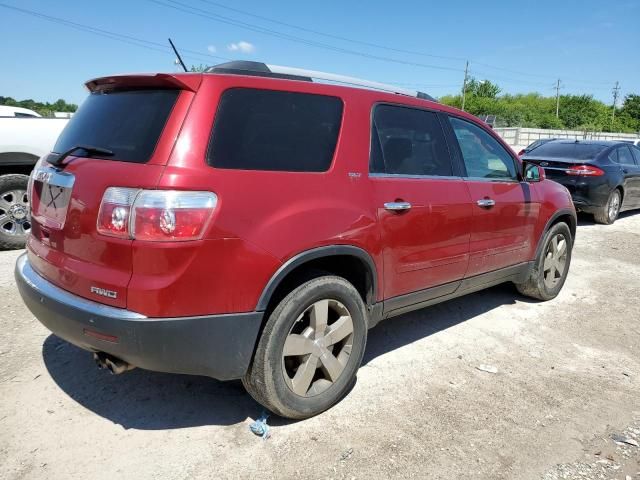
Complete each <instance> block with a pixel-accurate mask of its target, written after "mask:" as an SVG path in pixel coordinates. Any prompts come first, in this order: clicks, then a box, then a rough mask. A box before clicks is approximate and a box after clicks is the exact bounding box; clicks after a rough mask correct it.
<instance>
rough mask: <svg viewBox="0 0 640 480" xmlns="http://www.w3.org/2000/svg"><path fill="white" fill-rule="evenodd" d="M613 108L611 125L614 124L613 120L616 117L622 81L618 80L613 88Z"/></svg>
mask: <svg viewBox="0 0 640 480" xmlns="http://www.w3.org/2000/svg"><path fill="white" fill-rule="evenodd" d="M611 92H612V93H613V109H612V110H611V126H613V121H614V120H615V118H616V103H618V95H620V82H616V84H615V86H614V87H613V90H612V91H611Z"/></svg>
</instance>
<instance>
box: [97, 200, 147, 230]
mask: <svg viewBox="0 0 640 480" xmlns="http://www.w3.org/2000/svg"><path fill="white" fill-rule="evenodd" d="M139 192H140V190H138V189H137V188H122V187H109V188H107V190H106V191H105V192H104V195H103V196H102V203H101V204H100V211H99V212H98V232H99V233H102V234H103V235H109V236H111V237H120V238H131V237H132V232H131V231H130V228H129V221H130V219H131V207H132V206H133V202H134V200H135V199H136V196H137V195H138V193H139Z"/></svg>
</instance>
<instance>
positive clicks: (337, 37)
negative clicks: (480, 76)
mask: <svg viewBox="0 0 640 480" xmlns="http://www.w3.org/2000/svg"><path fill="white" fill-rule="evenodd" d="M200 1H201V2H203V3H208V4H209V5H214V6H216V7H219V8H223V9H225V10H229V11H232V12H236V13H240V14H242V15H246V16H248V17H253V18H257V19H258V20H264V21H266V22H271V23H275V24H277V25H282V26H284V27H288V28H293V29H295V30H300V31H301V32H307V33H313V34H314V35H320V36H322V37H326V38H333V39H335V40H341V41H343V42H350V43H355V44H358V45H364V46H367V47H373V48H379V49H381V50H387V51H390V52H396V53H406V54H409V55H417V56H421V57H430V58H439V59H442V60H456V61H464V60H465V59H464V58H462V57H452V56H448V55H435V54H432V53H425V52H418V51H415V50H406V49H403V48H397V47H390V46H387V45H381V44H379V43H372V42H366V41H364V40H357V39H354V38H348V37H343V36H341V35H335V34H331V33H326V32H321V31H319V30H314V29H311V28H307V27H302V26H300V25H295V24H293V23H287V22H283V21H281V20H277V19H275V18H270V17H265V16H262V15H257V14H255V13H251V12H248V11H246V10H241V9H239V8H234V7H230V6H228V5H223V4H221V3H218V2H214V1H211V0H200Z"/></svg>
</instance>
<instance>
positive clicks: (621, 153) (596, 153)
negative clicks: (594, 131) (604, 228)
mask: <svg viewBox="0 0 640 480" xmlns="http://www.w3.org/2000/svg"><path fill="white" fill-rule="evenodd" d="M522 159H523V160H524V161H526V162H528V163H531V164H535V165H539V166H540V167H543V168H544V170H545V172H546V176H547V178H550V179H552V180H554V181H556V182H558V183H561V184H562V185H564V186H565V187H567V189H569V191H570V192H571V196H572V197H573V203H574V204H575V206H576V209H578V210H580V211H583V212H587V213H591V214H593V216H594V218H595V220H596V222H598V223H603V224H611V223H613V222H615V221H616V218H618V214H619V213H620V212H623V211H625V210H631V209H635V208H640V148H638V147H636V146H635V145H630V144H628V143H626V142H622V141H620V142H607V141H599V140H585V141H582V140H556V141H554V142H550V143H546V144H544V145H542V146H540V147H538V148H536V149H535V150H534V151H532V152H530V153H528V154H526V155H524V156H523V157H522Z"/></svg>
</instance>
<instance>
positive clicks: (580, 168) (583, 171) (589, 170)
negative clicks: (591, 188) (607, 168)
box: [565, 165, 604, 177]
mask: <svg viewBox="0 0 640 480" xmlns="http://www.w3.org/2000/svg"><path fill="white" fill-rule="evenodd" d="M565 171H566V172H567V175H577V176H580V177H601V176H602V175H604V170H601V169H600V168H598V167H594V166H593V165H574V166H573V167H570V168H567V170H565Z"/></svg>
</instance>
